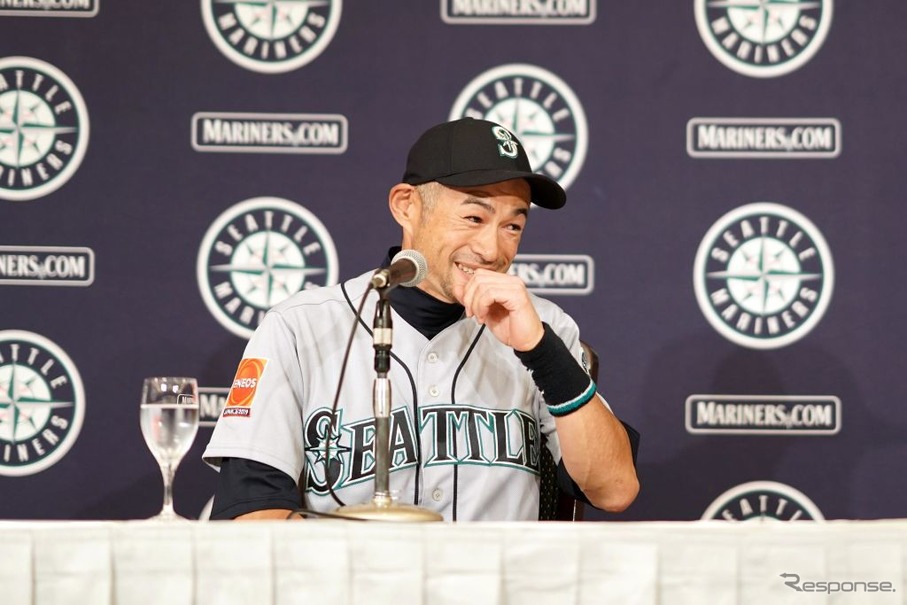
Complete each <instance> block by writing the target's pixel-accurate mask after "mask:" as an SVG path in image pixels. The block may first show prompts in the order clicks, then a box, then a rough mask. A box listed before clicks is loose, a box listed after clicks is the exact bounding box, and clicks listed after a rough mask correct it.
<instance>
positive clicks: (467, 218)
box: [466, 216, 482, 223]
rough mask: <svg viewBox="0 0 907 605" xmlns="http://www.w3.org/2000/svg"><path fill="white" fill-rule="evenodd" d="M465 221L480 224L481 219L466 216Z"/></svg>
mask: <svg viewBox="0 0 907 605" xmlns="http://www.w3.org/2000/svg"><path fill="white" fill-rule="evenodd" d="M466 220H467V221H469V222H470V223H481V222H482V219H481V217H478V216H467V217H466Z"/></svg>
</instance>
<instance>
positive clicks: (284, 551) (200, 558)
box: [0, 520, 907, 605]
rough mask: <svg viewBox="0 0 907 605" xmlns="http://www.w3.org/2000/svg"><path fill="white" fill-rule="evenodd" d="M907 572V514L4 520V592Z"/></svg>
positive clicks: (18, 600) (734, 580)
mask: <svg viewBox="0 0 907 605" xmlns="http://www.w3.org/2000/svg"><path fill="white" fill-rule="evenodd" d="M905 569H907V520H882V521H828V522H815V523H814V522H792V523H778V522H771V523H762V524H760V523H731V522H722V521H692V522H586V523H555V522H550V523H431V524H402V523H376V522H355V521H338V520H318V521H305V522H281V521H259V522H245V523H238V522H198V521H186V522H170V523H161V522H150V521H117V522H40V521H36V522H23V521H5V522H0V602H2V603H3V605H58V604H70V603H72V604H78V605H144V604H152V603H153V604H158V603H166V604H167V605H183V604H185V605H193V604H194V605H205V604H209V603H211V604H218V605H219V604H225V605H248V604H254V605H288V604H292V603H318V604H326V605H345V604H351V605H352V604H355V605H360V604H363V605H364V604H368V605H374V604H384V603H388V604H393V605H435V604H441V605H446V604H454V603H457V604H460V603H469V604H471V605H472V604H476V605H496V604H501V605H503V604H511V605H512V604H518V603H531V604H536V603H545V604H570V605H575V604H593V603H594V604H596V605H600V604H602V603H620V604H646V605H655V604H668V605H678V604H680V605H684V604H696V605H700V604H703V603H708V604H710V605H711V604H724V603H727V604H737V603H746V604H749V603H753V604H755V603H759V604H763V603H771V604H775V603H794V604H797V605H804V604H813V603H835V604H838V603H861V604H866V603H868V604H871V605H876V604H879V605H881V604H890V603H903V602H904V600H903V599H904V595H905V594H907V584H905V578H907V575H905ZM781 574H795V575H787V576H785V577H782V576H781ZM797 588H799V589H800V590H799V591H798V590H797Z"/></svg>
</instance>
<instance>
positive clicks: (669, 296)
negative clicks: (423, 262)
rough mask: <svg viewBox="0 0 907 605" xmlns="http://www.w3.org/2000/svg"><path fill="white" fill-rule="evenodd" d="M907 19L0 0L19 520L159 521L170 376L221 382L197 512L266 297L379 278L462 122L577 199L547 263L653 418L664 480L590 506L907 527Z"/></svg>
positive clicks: (543, 250) (890, 1) (192, 490)
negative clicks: (514, 148) (492, 127)
mask: <svg viewBox="0 0 907 605" xmlns="http://www.w3.org/2000/svg"><path fill="white" fill-rule="evenodd" d="M905 18H907V6H905V4H904V3H903V2H896V1H895V0H877V1H876V2H872V3H870V4H869V5H867V4H866V3H856V2H848V1H846V0H837V1H834V0H820V1H818V2H800V3H798V2H789V3H760V2H755V1H747V0H732V1H731V2H729V3H727V2H707V1H706V0H681V1H675V2H670V3H661V4H658V5H657V6H656V5H654V4H651V3H648V4H642V5H641V4H640V3H633V2H611V1H605V0H531V1H530V0H522V1H517V0H513V1H510V2H505V1H491V0H484V1H483V0H460V1H458V0H447V1H441V2H438V1H436V0H396V1H394V2H391V3H389V2H350V1H347V2H345V3H341V2H340V0H325V1H324V2H314V1H313V2H305V1H301V2H291V1H290V0H275V1H274V2H269V3H255V2H242V1H240V2H230V3H221V2H217V1H216V0H202V1H201V2H198V1H190V0H185V1H183V2H114V1H112V0H47V1H42V2H38V1H37V0H34V1H31V0H0V517H2V518H47V519H55V518H73V519H88V518H104V519H132V518H141V517H147V516H150V515H151V514H153V513H155V512H157V509H158V508H159V506H160V497H161V479H160V475H159V472H158V469H157V465H156V464H155V462H154V460H153V459H152V457H151V455H150V453H149V452H148V450H147V448H146V446H145V444H144V442H143V440H142V435H141V433H140V431H139V423H138V399H139V394H140V389H141V383H142V378H143V377H145V376H149V375H160V374H177V375H191V376H196V377H197V378H198V379H199V384H200V386H201V387H202V393H203V426H202V428H201V429H200V430H199V434H198V437H197V439H196V442H195V445H194V446H193V448H192V450H191V451H190V453H189V455H188V456H187V458H186V459H185V461H184V462H183V464H182V466H181V467H180V469H179V472H178V474H177V480H176V485H175V497H176V508H177V511H178V512H180V513H182V514H183V515H186V516H192V517H194V516H197V515H198V514H199V512H200V511H201V510H202V508H203V507H204V505H205V503H206V502H207V501H208V499H209V498H210V496H211V494H212V492H213V488H214V484H215V476H216V475H215V473H214V471H213V470H211V469H209V468H208V467H206V466H205V465H204V464H203V463H202V462H201V460H200V455H201V451H202V449H203V446H204V444H205V443H207V440H208V437H209V435H210V431H211V428H210V425H211V423H213V420H214V419H215V417H216V414H217V405H218V404H222V402H223V398H224V395H225V393H226V388H227V387H229V385H230V384H231V381H232V379H233V374H234V372H235V369H236V364H237V362H238V360H239V359H240V357H241V354H242V350H243V347H244V343H245V340H246V338H247V336H248V331H249V330H251V329H252V328H254V325H255V324H256V323H257V321H258V317H259V316H260V312H261V311H262V310H263V309H264V308H267V306H269V305H270V304H273V303H275V302H277V301H279V300H280V299H282V298H284V297H286V296H287V295H288V294H289V293H290V292H292V291H295V290H298V289H300V288H305V287H317V286H320V285H324V284H325V283H333V282H336V281H337V280H339V279H344V278H347V277H350V276H353V275H356V274H358V273H360V272H362V271H365V270H367V269H369V268H372V267H374V266H376V265H377V264H378V263H379V262H380V261H381V259H382V258H383V255H384V253H385V250H386V248H387V246H389V245H393V244H395V243H397V242H398V241H399V233H398V229H397V227H396V224H395V223H393V221H392V220H391V218H390V216H389V214H388V212H387V207H386V198H387V191H388V189H389V188H390V187H391V186H392V185H393V184H394V183H396V182H397V180H398V179H399V178H400V176H401V173H402V169H403V160H404V157H405V154H406V151H407V149H408V147H409V145H410V143H411V142H412V141H413V140H414V139H415V137H416V136H417V135H418V134H419V133H420V132H421V131H422V130H424V129H425V128H426V127H428V126H429V125H432V124H434V123H437V122H440V121H443V120H445V119H447V118H449V117H458V116H461V115H481V116H484V117H488V118H490V119H493V120H497V121H500V122H502V123H504V124H505V125H506V126H508V127H509V128H511V129H512V130H514V131H515V132H517V134H519V135H520V136H521V137H522V138H523V140H524V143H525V144H526V147H527V149H529V150H530V152H531V157H532V159H533V162H534V167H535V168H536V169H537V170H539V171H543V172H546V173H548V174H550V175H552V176H554V177H555V178H559V179H561V181H562V183H563V184H564V185H565V186H566V187H567V188H568V196H569V201H568V205H567V206H566V208H565V209H564V210H562V211H557V212H550V211H546V210H543V209H534V210H533V212H532V215H531V217H530V221H529V226H528V229H527V231H526V234H525V237H524V240H523V244H522V247H521V256H520V257H518V259H517V263H515V265H514V267H513V271H514V272H516V273H517V274H519V275H520V276H521V277H523V278H524V279H525V280H526V281H527V283H528V284H529V286H530V287H531V288H532V289H533V290H534V291H537V292H539V293H541V294H542V295H545V296H549V297H551V298H552V299H553V300H555V302H557V303H558V304H560V305H561V306H563V307H564V308H565V309H566V310H567V311H568V312H569V313H571V314H572V315H573V316H574V317H575V318H576V319H577V321H578V323H579V324H580V326H581V329H582V332H583V336H584V339H585V340H587V341H588V342H590V343H591V344H592V345H593V346H594V347H595V348H596V349H597V351H598V353H599V355H600V358H601V372H600V390H601V391H602V392H603V393H604V394H605V396H606V397H607V398H608V400H609V401H610V403H611V404H612V407H613V408H614V409H615V410H616V411H617V413H618V414H619V415H620V416H621V417H622V418H623V419H625V420H626V421H628V422H629V423H631V424H632V425H634V426H635V427H636V428H638V429H639V430H640V432H641V433H642V435H643V445H642V450H641V454H640V458H639V474H640V478H641V482H642V491H641V493H640V496H639V498H638V500H637V502H636V503H635V504H634V505H633V506H632V507H631V508H630V509H629V510H628V511H627V512H625V513H623V514H620V515H609V516H606V515H604V514H603V513H601V514H600V513H597V512H592V513H590V514H589V516H590V517H591V518H593V519H606V518H607V519H615V518H616V519H627V520H629V519H640V520H653V519H698V518H701V517H703V516H705V517H718V518H734V519H748V518H754V517H771V518H777V519H782V520H786V519H791V518H814V519H821V518H880V517H895V516H903V514H904V511H905V509H907V487H905V483H904V481H903V476H904V467H905V462H904V460H905V457H907V445H905V439H904V437H903V435H904V431H905V429H907V412H905V411H904V398H905V394H907V389H905V387H904V378H903V374H902V372H903V371H904V367H905V365H904V361H905V354H904V342H905V338H907V331H905V328H904V321H903V315H904V312H903V308H904V303H905V299H907V289H905V272H904V268H903V265H904V260H903V259H904V258H905V257H907V250H905V245H904V238H903V232H904V228H903V225H904V219H905V217H907V212H905V210H904V207H903V204H902V199H901V198H902V194H901V183H902V180H903V174H904V168H905V164H904V159H905V151H904V150H905V146H904V142H903V141H904V137H903V132H904V128H905V126H907V119H905V117H904V112H903V107H904V105H905V101H907V86H905V83H907V76H905V71H904V68H903V57H904V56H905V53H907V39H905V38H904V36H902V35H901V29H902V24H903V23H904V22H905ZM268 237H270V239H267V238H268ZM353 371H358V372H367V371H371V369H370V368H358V369H354V370H353Z"/></svg>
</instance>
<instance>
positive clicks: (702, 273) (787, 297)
mask: <svg viewBox="0 0 907 605" xmlns="http://www.w3.org/2000/svg"><path fill="white" fill-rule="evenodd" d="M693 285H694V288H695V291H696V300H697V302H698V303H699V308H700V309H701V310H702V312H703V314H704V315H705V317H706V319H707V320H708V321H709V323H710V324H712V327H713V328H715V329H716V330H717V331H718V332H719V333H720V334H721V335H722V336H724V337H725V338H727V339H728V340H730V341H731V342H734V343H736V344H738V345H741V346H744V347H750V348H753V349H774V348H778V347H783V346H786V345H789V344H791V343H792V342H795V341H797V340H799V339H801V338H803V337H804V336H806V335H807V334H808V333H809V332H810V331H811V330H812V329H813V328H814V327H815V326H816V324H817V323H818V322H819V320H820V319H821V318H822V315H823V314H824V313H825V309H826V308H827V307H828V303H829V301H830V300H831V294H832V290H833V287H834V266H833V264H832V259H831V252H830V251H829V250H828V246H827V245H826V244H825V239H824V238H823V237H822V234H821V233H820V232H819V230H818V229H817V228H816V226H815V225H813V224H812V223H811V222H810V221H809V219H807V218H806V217H805V216H803V215H802V214H800V213H799V212H797V211H795V210H792V209H791V208H788V207H787V206H782V205H780V204H773V203H768V202H760V203H755V204H747V205H746V206H741V207H739V208H737V209H735V210H732V211H730V212H728V213H727V214H725V215H724V216H723V217H721V218H720V219H718V221H717V222H716V223H715V224H714V225H712V227H711V229H709V231H708V233H707V234H706V235H705V237H704V238H703V239H702V243H701V244H700V245H699V250H698V251H697V253H696V262H695V266H694V269H693Z"/></svg>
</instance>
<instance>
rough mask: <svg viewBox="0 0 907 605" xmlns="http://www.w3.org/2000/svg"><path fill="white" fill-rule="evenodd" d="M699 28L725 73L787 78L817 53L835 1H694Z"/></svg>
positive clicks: (823, 38) (828, 25) (829, 24)
mask: <svg viewBox="0 0 907 605" xmlns="http://www.w3.org/2000/svg"><path fill="white" fill-rule="evenodd" d="M694 10H695V13H696V26H697V27H698V28H699V35H700V36H702V39H703V41H704V42H705V45H706V47H708V49H709V51H710V52H711V53H712V54H713V55H714V56H715V58H717V59H718V60H719V61H721V62H722V63H724V65H725V66H726V67H729V68H730V69H733V70H734V71H736V72H737V73H740V74H743V75H745V76H751V77H754V78H772V77H775V76H783V75H784V74H787V73H790V72H792V71H794V70H795V69H798V68H800V67H802V66H803V65H804V64H805V63H806V62H807V61H809V60H810V59H811V58H812V57H813V55H815V54H816V52H818V50H819V48H820V47H821V46H822V43H823V42H824V41H825V37H826V35H827V34H828V29H829V27H830V26H831V16H832V0H695V9H694Z"/></svg>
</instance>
